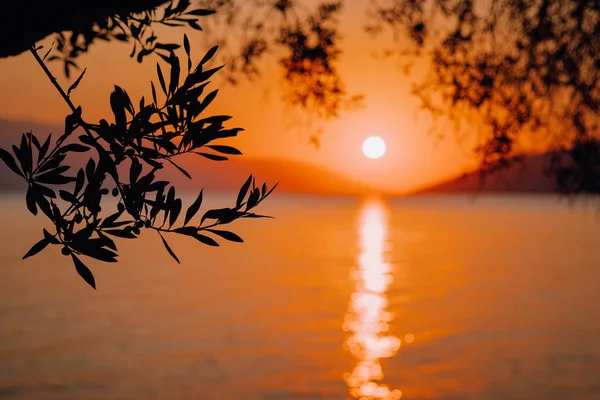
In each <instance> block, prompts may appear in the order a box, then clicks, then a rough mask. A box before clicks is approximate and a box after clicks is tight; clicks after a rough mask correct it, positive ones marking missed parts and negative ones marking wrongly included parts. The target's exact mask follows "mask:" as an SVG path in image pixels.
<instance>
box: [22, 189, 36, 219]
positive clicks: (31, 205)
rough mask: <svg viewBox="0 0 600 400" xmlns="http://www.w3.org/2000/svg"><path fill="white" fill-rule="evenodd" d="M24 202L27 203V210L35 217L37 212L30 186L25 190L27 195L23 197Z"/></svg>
mask: <svg viewBox="0 0 600 400" xmlns="http://www.w3.org/2000/svg"><path fill="white" fill-rule="evenodd" d="M25 202H26V203H27V209H28V210H29V212H31V213H32V214H33V215H37V212H38V210H37V207H36V205H35V195H34V190H33V189H32V187H31V186H30V187H29V188H28V189H27V194H26V195H25Z"/></svg>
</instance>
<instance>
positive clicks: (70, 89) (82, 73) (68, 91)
mask: <svg viewBox="0 0 600 400" xmlns="http://www.w3.org/2000/svg"><path fill="white" fill-rule="evenodd" d="M86 70H87V68H84V69H83V71H82V72H81V75H79V78H77V79H76V80H75V82H73V84H72V85H71V86H69V90H67V96H70V95H71V91H73V90H75V89H76V88H77V86H79V83H80V82H81V78H83V75H85V71H86Z"/></svg>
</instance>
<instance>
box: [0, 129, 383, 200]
mask: <svg viewBox="0 0 600 400" xmlns="http://www.w3.org/2000/svg"><path fill="white" fill-rule="evenodd" d="M61 129H62V128H61V126H58V125H51V124H41V123H35V122H30V121H11V120H6V119H2V118H0V147H2V148H6V149H10V146H11V145H12V144H15V143H18V141H19V140H20V136H21V133H22V132H27V131H29V130H32V131H33V132H34V133H35V134H37V135H39V137H41V138H44V137H46V135H47V134H48V133H49V132H54V135H53V136H55V137H57V136H58V134H59V133H60V131H61ZM87 154H88V153H85V154H74V155H72V158H71V160H72V162H77V159H80V158H82V157H87ZM176 161H177V162H178V163H179V164H180V165H182V166H183V167H185V169H186V170H187V171H188V172H190V174H191V175H192V176H193V178H194V179H193V180H191V181H190V180H189V179H187V178H186V177H185V176H183V175H182V174H181V173H180V172H178V171H177V170H176V169H175V168H174V167H171V166H168V165H166V167H167V168H166V170H167V172H166V173H164V174H163V175H162V176H161V178H162V179H166V180H169V181H171V182H173V183H174V184H175V185H176V186H177V187H178V188H181V189H182V190H191V191H197V190H199V189H200V188H202V187H203V188H206V189H213V190H237V189H239V188H240V186H241V185H242V184H243V183H244V181H245V180H246V179H247V178H248V176H249V175H250V174H253V175H255V176H256V181H257V183H261V184H262V182H267V184H268V185H269V186H271V185H273V184H275V183H276V182H280V184H279V187H278V192H280V193H311V194H332V195H335V194H337V195H356V194H365V193H373V192H379V191H378V190H377V189H375V188H373V187H370V186H369V185H365V184H363V183H360V182H357V181H354V180H352V179H350V178H347V177H345V176H343V175H340V174H337V173H335V172H331V171H329V170H327V169H326V168H323V167H320V166H317V165H314V164H310V163H305V162H301V161H292V160H283V159H275V158H250V157H247V156H234V157H231V159H230V160H228V161H211V160H207V159H205V158H203V157H200V156H196V155H193V156H189V157H185V158H183V159H179V158H178V159H177V160H176ZM26 188H27V184H26V183H24V182H23V180H22V179H21V178H20V177H19V176H17V175H15V174H13V173H12V172H11V171H10V170H9V169H8V168H6V166H5V165H4V164H3V163H2V162H0V191H15V190H24V189H26Z"/></svg>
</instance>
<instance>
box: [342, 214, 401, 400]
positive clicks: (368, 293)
mask: <svg viewBox="0 0 600 400" xmlns="http://www.w3.org/2000/svg"><path fill="white" fill-rule="evenodd" d="M386 237H387V226H386V210H385V208H384V206H383V205H382V204H381V203H378V202H373V203H369V204H367V205H366V206H365V208H364V209H363V212H362V215H361V222H360V245H361V246H360V249H361V252H360V254H359V257H358V267H357V269H356V270H355V271H354V273H353V275H354V279H355V280H356V291H355V292H354V293H353V294H352V299H351V303H350V312H349V313H348V315H347V316H346V319H345V321H344V326H343V329H344V331H346V332H348V333H351V334H352V336H350V337H349V338H348V339H347V340H346V342H345V343H344V347H345V348H346V349H348V350H349V351H350V352H351V353H352V355H353V356H354V357H355V358H356V360H357V364H356V367H355V368H354V370H353V371H352V372H351V373H347V374H345V376H344V379H345V381H346V383H347V385H348V388H349V390H350V395H351V396H352V397H354V398H356V399H362V398H368V399H374V400H393V399H399V398H400V397H401V396H402V392H401V391H400V390H398V389H394V390H392V389H390V388H389V387H388V386H387V385H384V384H382V383H381V381H382V380H383V378H384V373H383V370H382V367H381V363H380V360H381V359H383V358H389V357H392V356H394V355H395V354H396V352H397V351H398V349H399V348H400V339H398V338H397V337H396V336H394V334H393V332H390V331H389V322H391V321H392V319H393V315H392V314H391V313H390V312H389V311H387V310H386V307H387V296H386V294H385V292H386V289H387V287H388V285H389V284H390V283H391V281H392V276H391V274H390V271H391V269H390V265H389V264H388V263H387V262H386V261H385V257H384V256H385V253H386V248H385V244H386Z"/></svg>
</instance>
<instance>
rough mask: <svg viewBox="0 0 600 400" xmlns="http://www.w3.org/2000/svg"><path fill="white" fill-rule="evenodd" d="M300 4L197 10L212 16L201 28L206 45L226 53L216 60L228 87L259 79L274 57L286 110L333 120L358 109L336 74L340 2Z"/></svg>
mask: <svg viewBox="0 0 600 400" xmlns="http://www.w3.org/2000/svg"><path fill="white" fill-rule="evenodd" d="M306 3H307V2H303V1H292V0H269V1H262V0H250V1H245V0H201V1H200V5H201V6H202V7H205V8H210V9H214V10H216V11H217V13H216V14H215V16H214V17H211V19H208V20H207V22H206V24H207V26H208V29H207V36H206V39H207V40H211V41H217V42H218V43H220V44H221V45H222V46H223V47H225V48H226V49H227V50H229V51H228V52H226V53H223V54H224V55H223V58H222V60H223V61H224V63H225V65H226V73H227V74H228V75H227V76H228V80H229V82H230V83H233V84H237V83H238V81H239V79H240V78H245V79H250V80H252V79H254V78H256V77H257V76H260V74H261V73H262V72H263V71H262V68H261V67H262V66H264V65H263V61H265V60H266V59H268V58H269V57H271V58H273V57H274V58H275V60H276V61H277V62H278V64H279V66H281V67H282V69H283V84H284V88H285V93H284V95H285V100H286V101H287V102H288V103H289V104H291V105H293V106H295V107H299V108H301V109H302V110H304V111H305V112H310V113H314V114H315V115H316V116H317V117H319V118H331V117H337V116H338V115H339V114H340V112H341V111H342V110H348V109H352V108H355V107H357V106H360V103H361V100H362V96H360V95H352V94H350V93H349V92H348V90H347V88H346V85H345V83H344V82H343V80H342V78H341V76H340V75H339V72H338V68H337V63H338V61H339V55H340V54H341V49H340V47H339V41H340V34H339V32H338V24H339V19H338V16H339V13H340V11H341V10H342V5H343V1H340V0H338V1H319V2H317V3H316V4H315V5H314V6H309V5H308V4H306ZM223 27H226V29H223ZM219 32H222V33H221V34H220V33H219Z"/></svg>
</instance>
